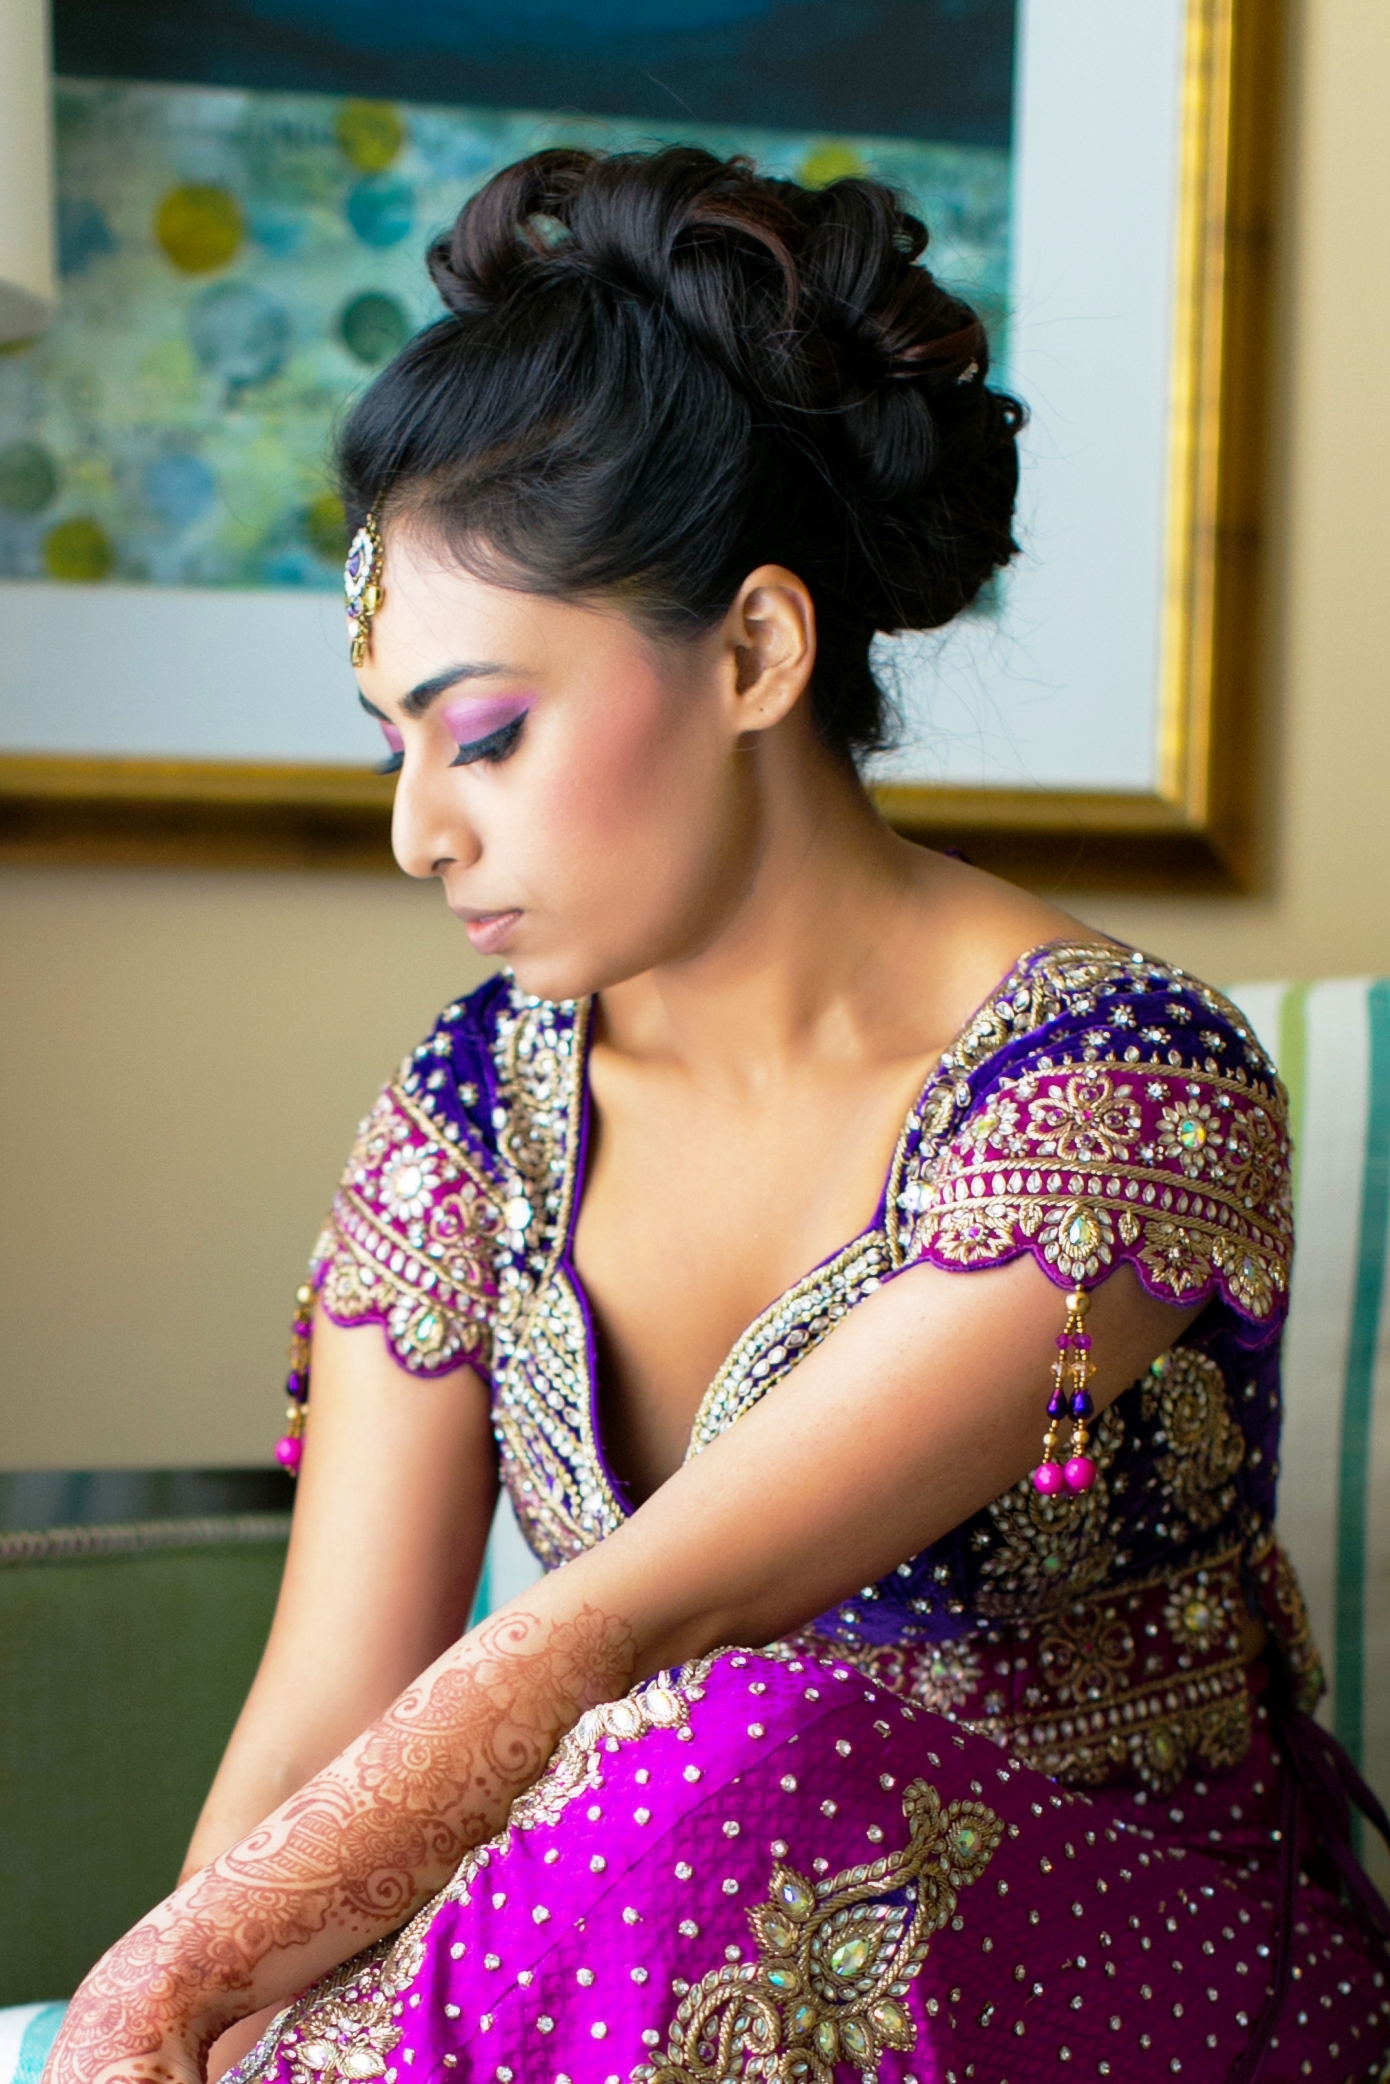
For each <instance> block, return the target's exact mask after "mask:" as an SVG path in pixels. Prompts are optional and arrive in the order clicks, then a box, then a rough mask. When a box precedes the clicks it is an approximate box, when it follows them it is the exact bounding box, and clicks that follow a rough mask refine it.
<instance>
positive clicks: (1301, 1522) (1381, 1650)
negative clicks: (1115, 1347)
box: [1230, 977, 1390, 1889]
mask: <svg viewBox="0 0 1390 2084" xmlns="http://www.w3.org/2000/svg"><path fill="white" fill-rule="evenodd" d="M1230 995H1231V997H1232V998H1233V999H1234V1000H1235V1002H1236V1004H1237V1005H1238V1006H1240V1007H1241V1008H1242V1009H1243V1010H1244V1011H1245V1013H1246V1014H1247V1015H1248V1017H1249V1019H1250V1021H1251V1024H1252V1026H1253V1027H1254V1029H1255V1032H1256V1034H1257V1035H1258V1036H1259V1039H1260V1041H1261V1042H1263V1044H1264V1045H1265V1047H1266V1048H1267V1049H1268V1050H1269V1052H1270V1054H1271V1055H1272V1056H1273V1058H1274V1060H1275V1062H1276V1064H1277V1065H1278V1067H1279V1073H1280V1076H1281V1077H1282V1078H1283V1080H1284V1083H1285V1084H1286V1086H1287V1087H1288V1089H1289V1103H1290V1117H1291V1126H1292V1131H1293V1140H1294V1204H1295V1220H1296V1234H1297V1240H1298V1242H1297V1249H1296V1251H1295V1255H1294V1268H1293V1292H1292V1305H1291V1309H1290V1314H1289V1328H1288V1332H1287V1335H1286V1339H1285V1347H1284V1356H1285V1366H1284V1396H1285V1417H1284V1437H1283V1447H1282V1453H1281V1460H1282V1470H1281V1475H1280V1483H1279V1529H1280V1533H1281V1534H1282V1536H1283V1538H1284V1541H1285V1543H1286V1545H1287V1547H1288V1550H1289V1553H1290V1555H1291V1557H1292V1558H1293V1562H1294V1565H1295V1567H1296V1569H1297V1571H1298V1573H1299V1576H1300V1578H1301V1579H1302V1583H1303V1589H1304V1592H1305V1594H1306V1595H1307V1599H1308V1605H1309V1609H1310V1612H1311V1615H1312V1620H1313V1627H1314V1632H1315V1634H1316V1636H1317V1639H1318V1643H1319V1646H1320V1648H1321V1650H1322V1653H1323V1657H1324V1660H1325V1662H1326V1665H1327V1672H1328V1680H1329V1693H1328V1698H1327V1700H1326V1701H1325V1703H1324V1706H1323V1711H1322V1714H1323V1719H1324V1720H1325V1721H1326V1722H1327V1723H1328V1725H1329V1727H1330V1728H1332V1729H1333V1730H1335V1732H1336V1734H1337V1735H1338V1737H1340V1739H1341V1741H1342V1743H1343V1744H1345V1746H1346V1748H1347V1750H1348V1751H1349V1752H1350V1753H1351V1755H1352V1757H1353V1758H1354V1759H1356V1760H1357V1761H1358V1763H1359V1764H1360V1765H1361V1768H1362V1771H1363V1772H1364V1773H1365V1775H1366V1777H1367V1779H1368V1780H1369V1781H1370V1782H1371V1784H1372V1785H1373V1786H1374V1787H1375V1788H1376V1790H1377V1792H1378V1793H1379V1794H1380V1796H1381V1798H1382V1800H1384V1799H1385V1798H1386V1797H1387V1796H1390V1297H1387V1294H1386V1259H1387V1253H1390V981H1387V980H1384V979H1374V978H1367V977H1348V978H1336V979H1329V980H1326V981H1323V982H1321V983H1316V984H1299V983H1292V982H1275V983H1259V984H1237V985H1234V986H1232V987H1231V993H1230ZM1366 1850H1367V1855H1368V1861H1369V1864H1371V1866H1372V1871H1373V1873H1375V1874H1376V1878H1377V1879H1378V1881H1379V1882H1380V1885H1381V1887H1382V1889H1384V1888H1385V1887H1386V1885H1387V1881H1390V1860H1387V1859H1386V1858H1385V1856H1384V1854H1383V1853H1382V1851H1381V1850H1380V1848H1379V1845H1378V1841H1376V1843H1375V1844H1373V1845H1370V1846H1368V1847H1367V1848H1366Z"/></svg>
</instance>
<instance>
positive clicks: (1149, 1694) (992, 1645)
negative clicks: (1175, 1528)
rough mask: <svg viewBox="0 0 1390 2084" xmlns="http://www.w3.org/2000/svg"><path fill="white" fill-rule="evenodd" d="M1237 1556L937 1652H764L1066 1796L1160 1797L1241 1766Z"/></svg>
mask: <svg viewBox="0 0 1390 2084" xmlns="http://www.w3.org/2000/svg"><path fill="white" fill-rule="evenodd" d="M1242 1555H1243V1552H1242V1550H1241V1548H1240V1547H1239V1546H1238V1545H1237V1546H1233V1547H1232V1548H1230V1549H1229V1550H1227V1551H1226V1552H1224V1553H1223V1554H1222V1555H1220V1556H1217V1557H1213V1558H1211V1559H1209V1560H1208V1561H1207V1562H1205V1563H1203V1564H1201V1565H1197V1566H1193V1567H1191V1568H1189V1569H1188V1570H1186V1571H1184V1572H1182V1573H1180V1574H1176V1573H1168V1572H1165V1573H1163V1574H1162V1575H1160V1576H1156V1577H1152V1578H1149V1579H1145V1580H1143V1581H1141V1582H1138V1583H1133V1584H1125V1585H1120V1586H1116V1587H1114V1588H1113V1589H1111V1590H1109V1591H1104V1592H1097V1593H1094V1594H1093V1595H1092V1596H1091V1597H1089V1598H1084V1599H1075V1598H1073V1599H1069V1600H1066V1601H1065V1602H1064V1603H1062V1604H1055V1605H1054V1606H1053V1608H1052V1610H1051V1611H1050V1612H1049V1613H1048V1614H1047V1616H1046V1618H1045V1619H1044V1620H1043V1621H1042V1623H1041V1624H1039V1623H1037V1622H1030V1621H1029V1620H1028V1619H1027V1618H1017V1617H1014V1618H1012V1619H1011V1620H1010V1621H1007V1622H1006V1621H1000V1622H998V1623H996V1624H995V1625H994V1626H993V1627H991V1628H988V1629H975V1630H972V1631H971V1632H970V1634H969V1635H967V1636H964V1637H957V1638H955V1639H954V1640H953V1641H951V1642H950V1643H947V1644H941V1645H937V1644H931V1643H917V1644H893V1645H891V1646H887V1647H885V1646H883V1645H879V1644H870V1643H858V1642H855V1643H849V1642H839V1641H835V1640H833V1639H832V1638H831V1637H829V1636H823V1635H820V1634H818V1633H817V1631H816V1630H814V1629H803V1630H802V1631H801V1632H800V1633H799V1634H798V1635H796V1636H795V1637H791V1638H789V1639H788V1640H787V1641H786V1642H784V1643H775V1644H773V1645H772V1647H771V1649H770V1651H769V1652H768V1653H767V1654H769V1655H771V1656H775V1657H778V1658H790V1657H793V1656H799V1657H811V1658H816V1659H818V1660H819V1661H820V1662H822V1663H826V1664H837V1663H838V1664H847V1665H850V1666H852V1667H853V1669H854V1670H856V1671H862V1672H863V1673H865V1675H866V1676H867V1677H868V1678H870V1679H872V1680H873V1681H874V1682H875V1683H876V1684H878V1685H880V1686H883V1687H885V1688H887V1689H891V1690H892V1691H893V1692H896V1693H900V1694H906V1695H907V1696H908V1697H910V1698H911V1699H913V1700H917V1701H920V1702H921V1704H922V1705H923V1706H924V1707H930V1708H933V1709H935V1710H936V1712H937V1713H939V1714H943V1715H946V1716H948V1717H949V1719H950V1720H951V1721H953V1722H957V1723H959V1724H960V1725H961V1727H962V1728H963V1729H969V1730H973V1731H974V1732H975V1734H976V1735H977V1736H982V1737H989V1738H991V1739H992V1740H993V1741H994V1742H995V1743H996V1744H999V1745H1000V1746H1001V1747H1003V1748H1005V1749H1007V1750H1009V1751H1011V1752H1012V1753H1013V1754H1014V1755H1015V1756H1016V1757H1017V1758H1020V1759H1022V1760H1023V1761H1024V1762H1025V1763H1026V1764H1028V1765H1030V1766H1032V1767H1033V1768H1034V1769H1035V1770H1036V1771H1038V1772H1040V1773H1045V1774H1046V1775H1047V1776H1048V1778H1049V1779H1052V1780H1060V1781H1063V1782H1065V1783H1066V1784H1067V1785H1068V1786H1072V1787H1094V1786H1098V1785H1099V1784H1101V1783H1102V1782H1104V1781H1107V1780H1113V1779H1114V1778H1115V1777H1116V1776H1117V1775H1118V1774H1121V1773H1124V1774H1126V1775H1128V1776H1129V1777H1131V1778H1133V1779H1136V1780H1138V1781H1141V1782H1142V1783H1143V1784H1144V1785H1145V1786H1147V1787H1151V1788H1153V1789H1154V1790H1155V1791H1156V1792H1158V1793H1166V1792H1167V1790H1168V1789H1169V1788H1172V1787H1174V1786H1176V1784H1177V1782H1178V1781H1179V1780H1180V1779H1181V1778H1182V1777H1183V1775H1184V1774H1185V1773H1186V1772H1187V1771H1188V1770H1189V1769H1190V1767H1191V1766H1193V1765H1194V1764H1196V1763H1197V1762H1199V1761H1200V1762H1201V1763H1202V1764H1204V1765H1206V1766H1208V1767H1210V1768H1212V1769H1213V1770H1218V1769H1221V1768H1224V1767H1227V1766H1233V1765H1238V1764H1239V1763H1240V1761H1241V1759H1242V1758H1244V1756H1245V1754H1246V1752H1247V1751H1248V1750H1249V1748H1250V1696H1249V1692H1248V1690H1247V1687H1246V1680H1245V1660H1244V1654H1243V1647H1242V1642H1241V1637H1240V1632H1239V1628H1238V1621H1239V1618H1240V1615H1241V1614H1242V1613H1243V1611H1244V1609H1245V1594H1244V1587H1243V1584H1242V1578H1241V1566H1242ZM1290 1582H1292V1580H1291V1579H1290ZM1271 1625H1272V1626H1273V1625H1274V1623H1273V1620H1272V1619H1271ZM939 1674H945V1675H946V1676H947V1683H946V1684H944V1685H943V1684H941V1683H940V1680H939V1677H938V1675H939ZM1001 1682H1006V1683H1001ZM1315 1697H1316V1696H1315Z"/></svg>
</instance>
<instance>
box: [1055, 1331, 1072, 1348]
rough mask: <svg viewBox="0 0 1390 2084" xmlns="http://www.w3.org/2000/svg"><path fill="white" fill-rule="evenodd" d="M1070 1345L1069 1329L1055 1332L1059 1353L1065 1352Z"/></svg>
mask: <svg viewBox="0 0 1390 2084" xmlns="http://www.w3.org/2000/svg"><path fill="white" fill-rule="evenodd" d="M1070 1345H1071V1333H1070V1332H1069V1331H1059V1332H1058V1334H1057V1351H1058V1352H1059V1353H1065V1352H1066V1350H1067V1348H1068V1347H1069V1346H1070Z"/></svg>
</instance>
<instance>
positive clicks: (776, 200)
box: [339, 146, 1023, 757]
mask: <svg viewBox="0 0 1390 2084" xmlns="http://www.w3.org/2000/svg"><path fill="white" fill-rule="evenodd" d="M926 244H927V233H926V228H925V227H924V226H923V225H922V224H921V223H920V222H919V221H918V219H917V218H915V217H913V216H910V215H909V214H908V212H907V211H906V210H905V208H904V207H903V204H902V201H901V199H900V198H899V197H898V196H897V195H896V194H894V192H893V191H892V190H891V189H889V188H886V187H884V186H882V185H881V184H880V183H879V182H877V181H869V180H858V179H855V180H844V181H836V182H833V183H832V184H831V185H830V186H829V187H827V188H823V189H820V190H818V191H816V190H809V189H804V188H800V187H798V186H797V185H796V184H795V183H794V182H791V181H786V180H777V179H771V178H769V177H767V176H765V175H762V174H758V173H756V172H755V171H754V169H753V167H752V166H751V165H750V164H749V162H748V161H746V160H743V159H729V160H721V159H717V158H715V157H714V155H713V154H712V153H709V152H705V151H702V150H698V149H696V148H695V147H691V146H675V147H671V148H668V149H666V150H662V151H657V152H652V153H620V154H613V155H608V154H603V153H597V152H581V151H568V150H555V151H548V152H537V153H535V154H534V155H533V156H532V157H531V158H529V159H523V160H520V161H518V163H517V164H516V165H515V166H510V167H507V168H505V169H504V170H503V171H502V172H501V173H499V174H496V175H494V177H493V178H492V180H490V181H489V182H488V183H487V185H486V187H484V188H483V189H481V190H480V191H479V193H478V194H477V195H475V196H474V197H473V198H472V200H471V201H470V202H468V203H467V204H466V205H465V206H464V208H463V209H462V210H461V211H460V212H459V215H458V218H457V220H456V221H455V223H454V226H453V229H452V231H451V232H449V234H448V235H447V236H446V237H442V238H440V239H439V240H438V241H437V242H436V244H435V245H434V246H433V248H432V249H431V252H430V256H429V267H430V273H431V275H432V276H433V278H434V282H435V285H436V287H437V288H438V290H439V293H440V295H441V297H442V298H443V300H444V303H445V304H446V305H447V307H448V316H447V317H445V318H442V319H440V320H438V321H437V322H436V323H435V324H434V325H432V326H429V327H427V328H426V330H425V331H424V332H422V333H420V334H418V335H417V336H416V338H415V339H413V340H412V341H410V342H409V343H408V344H407V346H406V347H405V348H403V349H402V351H401V353H400V354H399V355H397V357H396V359H395V360H394V361H393V362H392V363H391V364H390V366H389V367H388V368H387V369H385V370H384V371H383V372H382V374H381V375H380V376H379V377H378V378H377V379H376V381H375V382H374V383H373V384H372V385H371V387H370V388H369V389H368V390H367V391H366V392H365V393H364V395H363V396H362V397H361V398H360V399H359V400H358V402H357V404H356V405H355V407H354V408H353V411H352V413H351V415H350V417H349V418H348V420H347V423H346V425H345V427H344V430H343V433H342V436H341V440H340V447H339V460H340V471H341V479H342V485H343V493H344V502H345V505H346V506H347V509H348V516H349V524H350V525H351V526H353V527H355V526H356V525H357V524H358V523H360V521H361V520H362V519H363V518H364V516H365V515H366V514H367V513H368V512H371V511H375V512H376V513H377V515H378V516H379V517H380V518H381V519H382V520H383V521H389V520H390V519H392V518H393V517H397V516H401V515H406V514H408V515H409V516H410V517H411V519H412V521H414V522H416V523H419V524H422V525H423V526H424V527H425V528H426V529H427V530H428V531H429V533H430V534H431V535H432V536H435V537H437V538H438V539H439V540H441V541H442V542H443V543H444V544H445V545H446V546H447V547H448V548H449V550H450V552H451V554H453V555H454V556H455V557H457V559H458V560H459V561H460V562H461V563H462V564H463V565H464V566H465V567H466V568H467V569H469V570H471V571H474V572H476V573H478V575H479V576H482V577H485V578H490V579H492V580H494V581H500V582H501V583H503V584H505V585H509V586H517V587H521V588H523V589H525V590H527V591H531V592H536V593H542V594H547V595H551V596H553V597H557V598H561V599H568V600H591V599H595V598H602V597H605V596H607V597H609V598H611V599H613V600H615V601H618V602H620V603H622V604H623V605H624V606H626V607H627V608H628V609H629V610H630V611H631V612H632V614H633V615H634V616H635V617H637V618H638V619H639V620H640V621H642V622H644V623H645V624H646V625H647V626H649V627H650V628H652V629H653V630H654V631H656V632H657V633H659V634H671V635H679V634H682V633H684V634H686V635H693V634H695V633H697V632H699V631H702V630H706V629H709V628H712V627H713V626H714V624H715V623H717V622H718V620H719V619H720V617H721V616H722V615H724V613H725V612H726V611H727V609H728V607H729V603H730V602H731V601H732V599H733V598H734V595H735V594H736V593H737V591H738V588H739V586H740V585H741V584H742V582H743V580H744V579H745V578H746V577H747V575H748V573H749V572H750V571H752V570H753V569H754V568H755V566H757V565H760V564H781V565H785V566H787V567H789V568H790V569H791V570H792V571H794V572H796V573H797V574H798V575H799V576H800V577H801V578H802V579H803V580H804V581H805V583H806V585H807V586H808V587H809V589H810V591H811V594H812V596H813V598H814V600H815V603H816V615H817V624H818V632H819V649H818V655H817V662H816V669H815V673H814V676H813V680H812V685H811V698H812V704H813V709H814V714H815V718H816V722H817V724H818V726H819V729H820V732H821V734H822V737H823V738H824V740H825V742H826V743H827V744H828V745H830V746H832V747H834V748H835V749H836V750H837V751H839V752H841V753H843V754H845V755H847V756H850V757H852V756H853V755H855V754H857V753H861V752H865V751H869V750H871V749H873V748H874V747H876V746H878V745H881V744H882V743H883V742H884V735H885V727H884V700H883V695H882V693H881V690H880V689H879V687H878V685H877V683H876V681H875V679H874V676H873V673H872V671H871V669H870V665H869V645H870V642H871V640H872V638H873V636H874V634H875V632H876V631H880V630H882V631H891V630H901V629H934V628H937V627H939V626H940V625H941V624H942V623H945V622H949V621H950V619H951V617H952V616H954V615H957V614H959V613H960V611H961V609H963V608H965V607H966V606H968V605H969V603H970V602H971V601H972V600H973V599H974V598H975V596H976V594H977V593H978V592H979V590H980V588H981V586H982V585H983V584H984V582H985V581H986V580H987V579H988V578H989V576H990V574H991V573H992V572H994V571H995V570H996V569H997V568H998V567H999V566H1001V565H1003V564H1004V563H1006V562H1007V560H1008V559H1009V558H1010V557H1011V556H1012V554H1013V552H1014V550H1015V548H1016V545H1015V543H1014V541H1013V536H1012V533H1011V528H1010V523H1011V518H1012V514H1013V504H1014V495H1015V491H1016V488H1017V480H1018V458H1017V448H1016V439H1017V435H1018V431H1019V428H1020V426H1021V425H1022V421H1023V411H1022V408H1021V406H1020V405H1019V404H1018V403H1017V401H1016V400H1014V399H1013V398H1010V397H1007V396H1005V395H1004V394H1003V393H1001V392H999V391H994V390H991V389H990V388H989V386H988V385H987V384H986V382H985V377H986V375H987V372H988V369H989V349H988V346H987V343H986V340H985V335H984V329H983V327H982V326H981V324H980V321H979V319H978V318H977V317H976V315H975V313H974V312H973V311H972V310H971V309H970V307H969V305H967V304H963V303H962V302H961V301H960V299H959V298H958V297H954V296H952V295H951V294H950V293H949V292H948V291H947V290H945V289H943V288H942V287H941V285H940V283H938V282H937V281H936V280H935V278H934V277H933V276H932V275H931V274H930V273H929V272H928V271H927V269H926V268H924V267H920V266H918V265H916V263H917V261H918V258H919V256H920V255H921V254H922V252H923V251H924V250H925V247H926Z"/></svg>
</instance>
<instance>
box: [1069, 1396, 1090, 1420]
mask: <svg viewBox="0 0 1390 2084" xmlns="http://www.w3.org/2000/svg"><path fill="white" fill-rule="evenodd" d="M1071 1415H1072V1417H1073V1418H1089V1417H1090V1415H1091V1396H1090V1391H1089V1390H1085V1389H1079V1390H1078V1391H1077V1392H1076V1395H1075V1396H1074V1397H1073V1398H1072V1400H1071Z"/></svg>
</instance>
